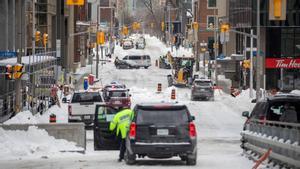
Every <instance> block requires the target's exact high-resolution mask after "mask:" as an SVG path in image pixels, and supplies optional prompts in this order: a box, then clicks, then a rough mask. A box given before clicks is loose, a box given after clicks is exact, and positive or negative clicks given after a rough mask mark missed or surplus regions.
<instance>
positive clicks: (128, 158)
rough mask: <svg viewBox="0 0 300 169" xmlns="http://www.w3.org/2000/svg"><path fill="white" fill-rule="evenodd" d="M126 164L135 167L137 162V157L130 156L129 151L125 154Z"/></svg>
mask: <svg viewBox="0 0 300 169" xmlns="http://www.w3.org/2000/svg"><path fill="white" fill-rule="evenodd" d="M125 162H126V164H127V165H133V164H134V163H135V162H136V155H135V154H130V153H129V151H128V149H126V152H125Z"/></svg>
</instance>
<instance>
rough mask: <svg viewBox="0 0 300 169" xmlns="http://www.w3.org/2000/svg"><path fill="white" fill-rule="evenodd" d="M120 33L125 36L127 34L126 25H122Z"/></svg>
mask: <svg viewBox="0 0 300 169" xmlns="http://www.w3.org/2000/svg"><path fill="white" fill-rule="evenodd" d="M122 34H123V35H125V36H126V35H128V27H127V26H124V27H123V29H122Z"/></svg>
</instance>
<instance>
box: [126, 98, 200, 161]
mask: <svg viewBox="0 0 300 169" xmlns="http://www.w3.org/2000/svg"><path fill="white" fill-rule="evenodd" d="M134 112H135V114H134V118H133V121H132V123H131V125H130V128H129V133H128V137H127V139H126V153H125V161H126V163H127V164H134V163H135V160H136V158H137V157H145V156H148V157H149V158H171V157H173V156H179V157H180V158H181V159H182V160H183V161H186V163H187V165H196V162H197V133H196V126H195V124H194V123H193V120H194V119H195V118H194V116H191V115H190V113H189V110H188V109H187V107H186V106H185V105H181V104H177V103H149V104H137V105H136V106H135V108H134Z"/></svg>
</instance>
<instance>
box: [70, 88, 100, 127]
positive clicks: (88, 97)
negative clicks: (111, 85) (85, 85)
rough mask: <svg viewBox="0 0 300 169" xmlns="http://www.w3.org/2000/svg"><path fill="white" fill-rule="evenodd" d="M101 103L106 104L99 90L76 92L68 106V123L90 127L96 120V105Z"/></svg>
mask: <svg viewBox="0 0 300 169" xmlns="http://www.w3.org/2000/svg"><path fill="white" fill-rule="evenodd" d="M101 103H102V104H105V102H104V99H103V97H102V94H101V92H100V91H99V90H98V91H76V92H74V94H73V95H72V97H71V100H70V102H69V105H68V113H69V116H68V121H69V122H84V123H85V124H86V125H90V124H91V123H93V120H94V114H95V112H94V111H95V107H96V104H101Z"/></svg>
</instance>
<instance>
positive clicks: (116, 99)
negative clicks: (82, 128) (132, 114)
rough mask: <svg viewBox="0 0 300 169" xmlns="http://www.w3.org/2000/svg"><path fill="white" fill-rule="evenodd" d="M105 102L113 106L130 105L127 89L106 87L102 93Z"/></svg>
mask: <svg viewBox="0 0 300 169" xmlns="http://www.w3.org/2000/svg"><path fill="white" fill-rule="evenodd" d="M103 96H104V99H105V102H106V104H107V105H110V106H112V107H114V108H121V107H127V108H130V107H131V99H130V96H131V95H130V94H129V89H125V88H107V89H106V90H105V92H104V93H103Z"/></svg>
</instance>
